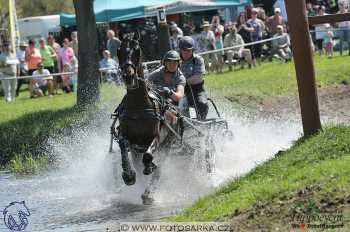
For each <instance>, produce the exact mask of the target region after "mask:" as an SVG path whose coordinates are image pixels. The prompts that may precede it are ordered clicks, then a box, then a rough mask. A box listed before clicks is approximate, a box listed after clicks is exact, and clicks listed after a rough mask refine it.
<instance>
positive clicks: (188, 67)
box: [180, 55, 205, 80]
mask: <svg viewBox="0 0 350 232" xmlns="http://www.w3.org/2000/svg"><path fill="white" fill-rule="evenodd" d="M180 70H181V71H182V73H183V74H184V76H185V77H186V79H189V78H191V77H192V76H193V75H196V76H199V77H202V79H203V80H204V75H205V65H204V60H203V58H202V57H201V56H198V55H194V56H193V57H192V58H191V59H189V60H186V61H182V63H181V66H180Z"/></svg>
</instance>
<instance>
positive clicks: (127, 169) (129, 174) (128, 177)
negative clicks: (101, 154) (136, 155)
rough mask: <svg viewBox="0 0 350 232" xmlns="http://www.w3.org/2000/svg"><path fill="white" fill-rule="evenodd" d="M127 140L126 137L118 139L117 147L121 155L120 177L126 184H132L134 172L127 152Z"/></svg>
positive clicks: (133, 182)
mask: <svg viewBox="0 0 350 232" xmlns="http://www.w3.org/2000/svg"><path fill="white" fill-rule="evenodd" d="M128 146H129V142H128V141H127V140H126V139H124V138H123V139H121V140H119V147H120V152H121V156H122V169H123V173H122V178H123V181H124V183H125V184H126V185H133V184H135V182H136V173H135V171H134V170H132V167H131V165H130V160H129V154H128Z"/></svg>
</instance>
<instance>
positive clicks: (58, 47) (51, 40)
mask: <svg viewBox="0 0 350 232" xmlns="http://www.w3.org/2000/svg"><path fill="white" fill-rule="evenodd" d="M47 44H48V45H49V46H51V47H52V48H53V50H54V51H55V53H56V57H55V58H54V66H53V72H52V73H59V72H60V70H61V66H60V65H59V60H60V58H59V55H60V50H61V45H59V44H58V43H56V41H55V37H54V36H53V35H49V36H48V37H47ZM60 80H61V77H60V76H56V75H55V76H54V77H53V85H54V90H55V94H57V90H58V83H59V82H60Z"/></svg>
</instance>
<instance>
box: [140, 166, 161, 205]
mask: <svg viewBox="0 0 350 232" xmlns="http://www.w3.org/2000/svg"><path fill="white" fill-rule="evenodd" d="M159 180H160V168H159V167H158V168H157V169H156V170H155V171H154V172H153V174H152V179H151V180H150V182H149V184H148V185H147V187H146V189H145V192H144V193H143V194H142V195H141V199H142V203H143V204H144V205H151V204H152V203H153V202H154V197H153V195H154V193H155V191H156V190H157V187H158V186H159Z"/></svg>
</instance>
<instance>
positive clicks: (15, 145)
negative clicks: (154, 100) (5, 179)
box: [0, 85, 124, 173]
mask: <svg viewBox="0 0 350 232" xmlns="http://www.w3.org/2000/svg"><path fill="white" fill-rule="evenodd" d="M123 92H124V91H122V90H121V89H117V88H115V87H113V86H112V85H105V86H104V87H103V88H102V96H101V98H102V101H101V102H103V103H104V105H102V104H101V107H107V105H108V106H109V107H110V110H112V108H113V107H112V106H115V105H116V104H117V102H118V101H119V100H120V98H121V95H122V93H123ZM114 102H115V103H114ZM75 103H76V94H61V95H55V96H54V97H52V98H49V97H42V98H36V99H30V98H29V97H28V94H27V92H22V93H21V94H20V97H19V98H17V99H16V101H15V102H11V103H5V101H0V108H1V109H2V110H1V111H0V166H2V168H8V169H11V170H13V171H16V172H23V173H28V172H33V171H34V170H36V169H37V168H39V167H40V166H42V165H43V164H47V163H48V162H46V161H47V159H48V158H47V157H48V154H50V150H51V148H50V147H49V146H47V144H46V141H47V139H48V138H50V137H52V136H54V135H60V134H62V133H63V132H65V133H67V132H68V133H69V131H70V129H71V127H72V126H73V124H77V123H84V120H86V119H87V118H88V117H89V114H87V113H86V112H85V111H81V110H79V109H78V108H77V107H76V106H75ZM113 103H114V104H113Z"/></svg>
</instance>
